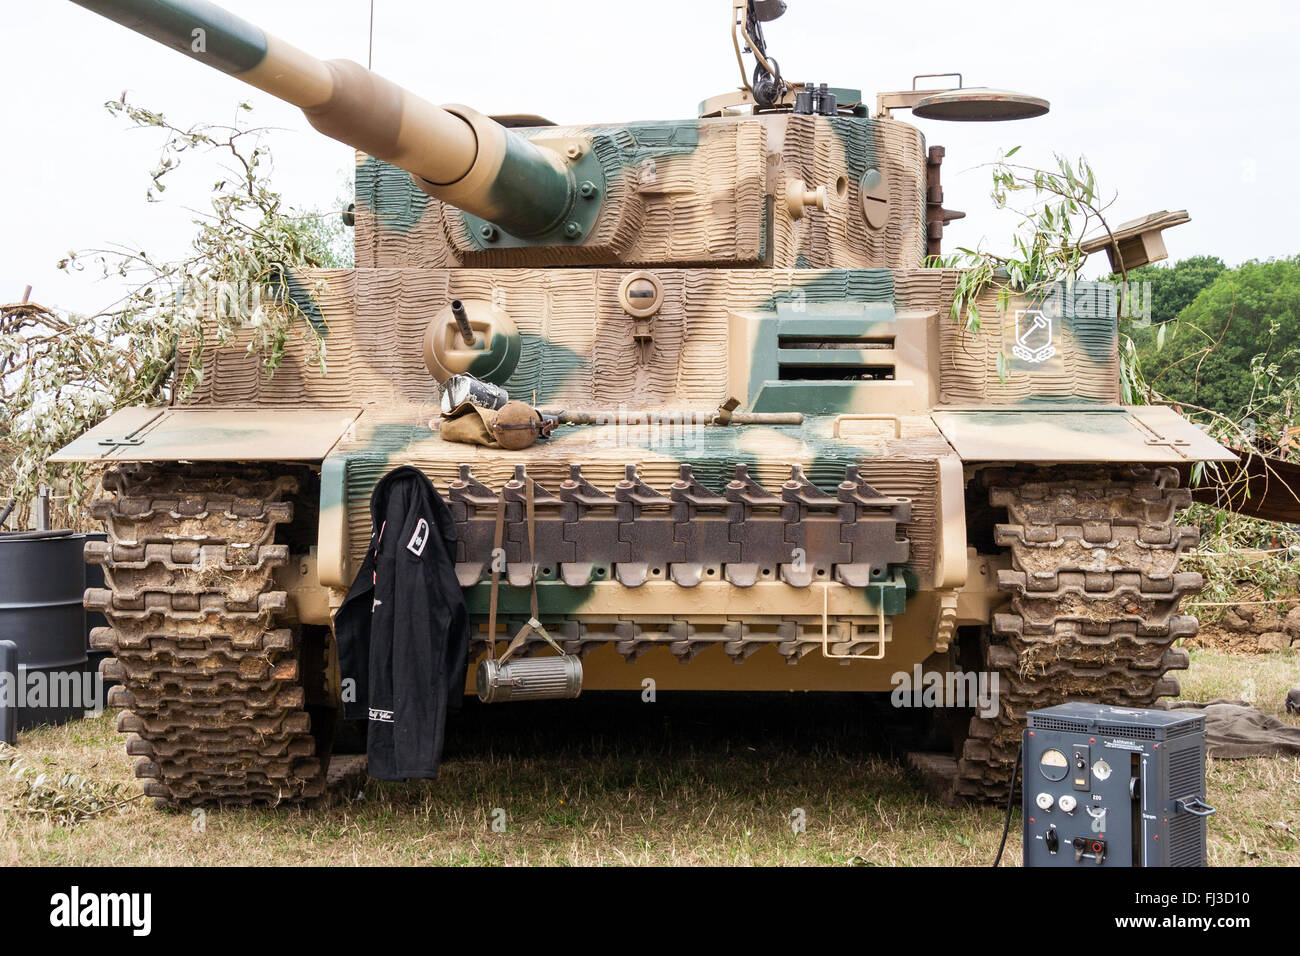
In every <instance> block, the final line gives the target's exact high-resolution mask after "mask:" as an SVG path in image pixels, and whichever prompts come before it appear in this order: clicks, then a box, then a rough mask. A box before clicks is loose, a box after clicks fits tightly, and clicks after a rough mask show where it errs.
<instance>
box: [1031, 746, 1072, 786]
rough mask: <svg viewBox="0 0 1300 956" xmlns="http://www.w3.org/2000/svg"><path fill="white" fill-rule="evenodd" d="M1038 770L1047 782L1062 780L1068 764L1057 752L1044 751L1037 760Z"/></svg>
mask: <svg viewBox="0 0 1300 956" xmlns="http://www.w3.org/2000/svg"><path fill="white" fill-rule="evenodd" d="M1038 769H1039V770H1040V771H1042V774H1043V776H1044V777H1046V778H1047V779H1048V780H1064V779H1065V774H1066V773H1067V772H1068V771H1069V769H1070V764H1069V762H1068V761H1067V760H1066V759H1065V754H1063V753H1061V752H1060V751H1059V750H1045V751H1043V755H1042V756H1041V757H1039V758H1038Z"/></svg>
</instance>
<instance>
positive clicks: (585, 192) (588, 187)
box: [578, 179, 600, 199]
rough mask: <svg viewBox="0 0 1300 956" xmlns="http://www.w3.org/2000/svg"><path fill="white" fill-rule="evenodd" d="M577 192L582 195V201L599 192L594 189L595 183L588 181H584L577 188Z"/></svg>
mask: <svg viewBox="0 0 1300 956" xmlns="http://www.w3.org/2000/svg"><path fill="white" fill-rule="evenodd" d="M578 192H579V193H580V194H581V195H582V198H583V199H592V198H594V197H595V196H596V194H597V193H599V192H600V190H599V189H597V188H596V184H595V183H593V182H592V181H591V180H590V179H588V180H584V181H583V183H582V185H581V186H579V187H578Z"/></svg>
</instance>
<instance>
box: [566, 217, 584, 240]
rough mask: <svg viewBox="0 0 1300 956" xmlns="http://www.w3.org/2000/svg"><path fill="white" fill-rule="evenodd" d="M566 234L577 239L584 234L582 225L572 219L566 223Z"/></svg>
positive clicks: (568, 237) (569, 237)
mask: <svg viewBox="0 0 1300 956" xmlns="http://www.w3.org/2000/svg"><path fill="white" fill-rule="evenodd" d="M564 235H565V238H567V239H577V238H578V237H579V236H580V235H582V226H580V225H578V224H577V223H576V222H573V221H572V220H570V221H569V222H566V223H565V224H564Z"/></svg>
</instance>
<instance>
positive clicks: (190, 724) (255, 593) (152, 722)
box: [86, 465, 327, 806]
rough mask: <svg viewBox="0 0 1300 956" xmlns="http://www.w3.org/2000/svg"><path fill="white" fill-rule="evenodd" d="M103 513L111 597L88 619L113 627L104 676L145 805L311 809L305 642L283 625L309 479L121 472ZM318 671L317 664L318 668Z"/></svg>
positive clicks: (316, 768) (167, 470) (100, 553)
mask: <svg viewBox="0 0 1300 956" xmlns="http://www.w3.org/2000/svg"><path fill="white" fill-rule="evenodd" d="M104 488H105V489H106V490H107V491H110V492H113V497H111V498H109V499H107V500H99V501H96V502H95V503H94V504H93V505H92V513H93V514H94V515H95V517H97V518H98V519H99V520H101V521H103V522H104V524H105V528H106V530H107V532H108V540H107V541H106V542H90V543H88V544H87V546H86V556H87V560H89V561H93V562H96V563H99V564H102V565H103V566H104V577H105V583H106V585H107V587H106V588H104V589H91V590H89V591H87V592H86V606H87V607H88V608H90V609H92V610H97V611H101V612H103V614H104V615H105V616H106V617H107V618H108V621H109V624H110V627H106V628H96V629H95V631H94V632H93V633H92V634H91V643H92V646H93V647H95V648H97V649H101V650H106V651H110V652H111V653H112V654H113V655H114V656H113V657H111V658H107V659H105V660H104V662H103V664H102V665H101V667H100V673H101V674H103V676H104V677H105V679H112V680H116V681H119V682H120V683H119V685H118V686H116V687H113V688H111V689H110V691H109V694H108V705H109V706H110V707H122V708H125V709H124V710H123V711H122V713H121V714H120V715H119V717H118V721H117V729H118V731H119V732H120V733H125V734H127V735H128V737H127V742H126V749H127V753H129V754H132V755H133V756H135V757H136V758H137V759H136V763H135V774H136V776H137V777H142V778H144V779H145V783H144V791H145V793H147V794H149V795H150V796H152V797H155V798H156V802H158V803H159V804H160V805H166V806H188V805H197V804H219V805H246V804H251V803H271V804H277V803H286V802H288V803H293V802H302V801H306V800H311V799H313V798H316V797H319V796H321V795H322V794H323V792H324V783H325V766H324V765H325V762H326V759H327V758H325V759H322V758H321V757H320V756H318V754H317V749H316V741H315V740H314V739H313V737H312V733H311V731H312V727H311V719H310V717H309V715H308V712H307V710H306V700H305V697H306V694H305V692H304V687H303V684H302V682H301V681H300V676H299V675H300V672H301V671H302V670H303V669H304V668H303V667H302V664H303V663H304V660H303V659H304V658H307V657H310V655H304V654H303V643H304V642H303V640H302V639H301V636H300V632H299V631H298V630H297V629H294V628H291V627H289V626H287V624H286V622H285V620H284V614H283V612H284V611H285V606H286V594H285V592H284V591H283V590H279V589H278V588H277V585H276V583H275V580H274V577H273V574H274V570H275V568H277V567H278V566H280V565H283V564H285V563H286V562H287V561H288V560H289V547H288V545H286V544H281V543H276V535H277V530H280V529H281V526H285V525H287V523H288V522H289V520H290V518H291V516H292V507H293V506H292V505H291V504H290V503H289V502H288V501H286V500H284V499H285V498H286V497H287V496H290V495H292V494H293V493H294V492H295V491H297V490H298V479H297V478H295V477H292V476H288V475H283V474H276V473H274V472H272V471H269V470H266V469H258V468H243V467H226V468H221V467H206V468H205V467H201V466H180V465H177V466H174V467H153V466H149V467H136V466H125V467H123V468H122V469H120V470H114V471H110V472H109V473H107V474H106V475H105V477H104ZM307 669H310V665H308V668H307Z"/></svg>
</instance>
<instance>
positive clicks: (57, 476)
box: [0, 94, 351, 528]
mask: <svg viewBox="0 0 1300 956" xmlns="http://www.w3.org/2000/svg"><path fill="white" fill-rule="evenodd" d="M105 108H106V109H107V110H108V111H109V112H110V113H112V114H113V115H115V116H118V117H120V118H121V119H123V120H124V121H125V122H126V123H128V124H129V127H130V128H131V129H134V130H145V131H149V132H151V133H153V134H154V135H156V136H158V137H159V140H160V145H159V153H158V159H157V161H156V162H155V163H154V165H153V167H152V169H151V170H150V171H149V177H148V187H147V190H146V193H145V198H146V199H147V200H148V201H149V202H160V201H162V199H163V194H164V193H165V192H166V190H167V187H168V183H169V181H170V180H171V179H172V177H174V176H175V175H176V173H177V171H178V170H179V169H180V167H181V165H182V162H183V161H185V160H187V159H188V158H189V157H190V156H192V155H195V154H208V155H209V156H211V157H212V158H214V159H215V160H216V165H217V167H218V168H219V170H220V173H219V176H220V178H219V179H217V181H216V182H214V183H213V185H212V187H211V190H210V194H209V197H208V206H207V208H206V209H202V210H191V212H192V214H193V217H192V219H191V224H192V226H193V229H194V231H193V235H192V237H191V240H190V244H189V248H188V250H187V251H186V253H185V254H183V255H182V256H181V257H180V258H176V259H167V258H162V257H159V256H156V255H153V254H151V253H150V252H149V251H148V250H144V249H139V248H137V247H135V246H128V245H123V244H109V245H106V246H104V247H102V248H91V249H85V250H80V251H74V252H69V253H68V254H67V256H66V257H65V258H63V259H62V260H61V261H60V262H59V263H58V265H59V268H61V269H64V270H67V271H74V272H75V271H82V270H87V269H91V270H94V271H96V272H98V273H99V274H100V275H101V276H103V277H105V278H110V279H113V280H115V281H116V282H117V284H118V285H119V286H124V287H125V290H126V291H125V293H124V294H123V295H122V297H121V298H120V299H118V300H117V301H115V302H113V303H112V304H111V305H109V306H108V307H106V308H105V309H103V310H102V311H100V312H98V313H95V314H93V315H82V314H76V313H70V312H64V311H60V310H57V309H54V308H49V307H46V306H43V305H39V304H37V303H34V302H27V301H23V302H17V303H12V304H9V305H0V402H2V403H3V411H4V416H3V422H2V423H0V466H3V469H4V473H3V474H0V488H9V489H12V490H11V491H10V495H11V496H12V498H13V500H14V502H15V503H16V505H17V507H16V509H15V521H14V525H15V526H16V527H20V528H21V527H26V522H27V518H28V510H29V508H30V505H31V503H32V501H33V499H34V497H35V496H36V494H37V490H38V488H39V486H40V485H48V486H57V487H59V488H60V489H61V490H62V491H64V492H66V495H61V496H60V501H61V507H60V508H59V509H58V510H57V513H56V514H55V515H52V518H53V519H54V521H55V523H66V524H75V523H77V519H78V513H79V510H80V506H81V504H82V502H83V501H84V499H85V495H86V492H87V490H88V489H87V487H86V485H87V480H86V479H87V470H86V468H85V467H84V466H75V465H74V466H59V465H55V464H52V463H50V462H49V460H48V459H49V457H50V455H51V454H53V453H54V452H55V451H57V450H58V449H59V448H61V447H62V446H64V445H66V444H67V443H68V442H70V441H71V440H73V439H74V438H76V437H77V436H78V435H80V434H81V433H82V432H84V431H85V430H86V429H87V428H89V427H91V426H92V425H94V424H96V423H97V422H99V421H101V420H102V419H103V418H104V417H105V416H106V415H108V414H110V413H111V412H113V411H116V410H117V409H120V408H124V407H127V406H131V405H160V404H166V403H168V402H170V401H173V400H180V399H183V398H185V397H186V396H187V395H189V394H190V393H192V392H193V391H194V390H195V389H196V388H198V387H199V386H200V385H201V384H202V383H203V380H204V374H205V364H204V359H205V356H206V355H207V354H208V353H209V352H210V351H211V350H212V349H214V348H221V347H225V346H228V345H230V344H231V343H235V342H236V341H238V342H240V343H242V342H244V341H245V340H246V341H247V346H246V348H247V351H248V352H249V353H250V354H254V353H255V354H257V355H258V356H259V357H260V361H261V366H262V368H263V370H264V372H265V374H266V375H268V376H270V375H273V374H274V373H275V370H276V369H277V368H278V367H279V366H280V364H281V362H282V361H283V359H284V355H285V349H286V347H287V346H288V345H289V343H290V342H291V341H293V340H294V339H299V340H301V341H302V342H303V343H304V344H305V346H306V350H307V354H308V355H309V356H310V361H311V363H312V364H313V365H314V366H315V367H317V368H318V370H319V371H320V373H321V374H324V373H325V371H326V354H325V339H324V337H323V335H322V334H321V332H320V330H318V329H317V328H316V327H315V326H314V325H313V324H312V323H311V322H310V321H309V320H308V317H307V315H306V314H305V313H304V312H303V308H302V305H301V304H300V303H301V301H302V297H303V296H304V294H305V295H306V296H308V297H314V296H315V295H317V294H318V293H319V292H320V291H321V289H322V288H323V282H321V281H316V282H314V283H310V284H308V283H303V282H301V280H299V279H297V278H295V277H296V276H297V270H299V269H301V268H307V267H340V266H347V265H350V264H351V263H350V261H349V260H350V252H349V251H347V249H346V241H347V237H346V235H345V229H344V226H343V222H342V218H341V217H340V216H338V215H332V214H328V213H321V212H307V213H300V212H297V211H295V210H292V209H290V208H288V207H287V206H286V204H285V201H284V198H283V197H282V195H281V194H280V193H279V192H278V191H276V190H275V189H273V188H272V186H271V183H270V174H271V170H272V158H271V151H270V146H269V144H268V137H269V133H270V132H271V130H270V129H268V128H266V127H257V126H252V125H250V124H249V122H248V116H247V114H248V113H250V112H251V110H252V107H251V106H250V105H249V104H248V103H240V104H239V107H238V113H237V119H236V120H235V121H234V122H233V123H232V124H229V125H220V124H198V125H192V126H180V125H177V124H175V123H173V122H171V121H170V120H168V119H167V117H165V116H164V115H163V114H162V113H158V112H154V111H152V110H149V109H146V108H144V107H141V106H137V105H135V104H133V103H130V102H128V100H127V98H126V96H125V94H124V95H123V96H122V98H120V99H118V100H113V101H110V102H108V103H106V104H105ZM318 321H319V320H318ZM2 495H3V493H2V492H0V507H3V506H4V503H5V502H4V498H3V496H2Z"/></svg>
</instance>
